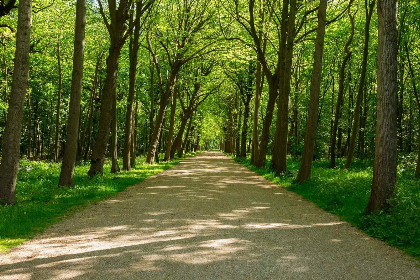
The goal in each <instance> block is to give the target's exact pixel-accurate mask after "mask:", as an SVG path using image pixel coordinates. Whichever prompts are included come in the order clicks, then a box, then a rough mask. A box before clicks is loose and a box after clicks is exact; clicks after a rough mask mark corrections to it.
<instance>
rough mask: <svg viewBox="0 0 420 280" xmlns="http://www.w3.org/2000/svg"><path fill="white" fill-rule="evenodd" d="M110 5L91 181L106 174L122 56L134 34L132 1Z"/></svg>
mask: <svg viewBox="0 0 420 280" xmlns="http://www.w3.org/2000/svg"><path fill="white" fill-rule="evenodd" d="M98 3H100V2H98ZM109 3H114V4H113V5H109V6H108V8H109V11H110V13H111V17H110V20H111V21H110V23H109V22H108V21H107V19H106V16H105V15H104V13H103V10H102V6H101V9H100V12H101V13H102V16H103V19H104V21H105V23H106V25H107V29H108V33H109V36H110V40H111V44H110V47H109V52H108V58H107V60H106V66H107V68H106V78H105V83H104V87H103V92H102V100H101V114H100V117H99V125H98V133H97V135H96V142H95V146H94V147H93V151H92V157H91V165H90V169H89V171H88V176H89V177H91V178H92V177H93V176H95V175H97V174H100V175H102V174H103V165H104V161H105V155H106V152H107V146H108V141H109V132H110V129H111V121H112V111H113V110H112V105H113V102H114V98H115V96H116V83H117V72H118V62H119V57H120V54H121V49H122V47H123V46H124V43H125V40H126V39H127V38H128V37H129V35H131V34H130V33H131V32H132V24H131V23H132V22H133V15H132V14H131V19H130V22H131V23H130V24H129V26H128V28H127V26H126V21H127V20H128V19H129V18H130V5H131V4H130V3H132V2H131V1H128V0H120V1H119V3H118V9H117V7H116V1H113V2H109ZM139 16H140V15H136V20H135V21H137V20H138V19H139V18H138V17H139Z"/></svg>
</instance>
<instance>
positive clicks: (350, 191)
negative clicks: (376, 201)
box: [235, 157, 420, 259]
mask: <svg viewBox="0 0 420 280" xmlns="http://www.w3.org/2000/svg"><path fill="white" fill-rule="evenodd" d="M235 160H236V161H237V162H239V163H242V164H244V165H245V166H247V167H248V168H249V169H251V170H253V171H255V172H257V173H258V174H260V175H262V176H263V177H265V178H267V179H268V180H270V181H273V182H275V183H277V184H279V185H282V186H284V187H286V188H287V189H289V190H291V191H293V192H295V193H297V194H300V195H302V196H303V197H304V198H305V199H307V200H310V201H312V202H314V203H315V204H316V205H318V206H319V207H321V208H322V209H324V210H326V211H328V212H330V213H333V214H336V215H338V216H339V217H340V218H341V219H343V220H345V221H347V222H349V223H351V224H353V225H354V226H356V227H358V228H360V229H361V230H363V231H364V232H366V233H367V234H369V235H371V236H373V237H376V238H378V239H381V240H383V241H386V242H387V243H388V244H390V245H392V246H395V247H398V248H400V249H402V250H404V251H405V252H407V253H408V254H410V255H412V256H414V257H416V258H418V259H420V180H419V179H416V178H415V177H414V166H413V163H415V160H414V159H411V158H410V157H408V158H402V159H401V160H400V163H399V165H398V190H397V195H396V198H395V199H394V201H393V203H394V205H395V206H394V207H393V209H392V210H391V211H390V213H380V214H377V215H369V216H366V215H363V211H364V209H365V207H366V205H367V203H368V199H369V195H370V187H371V182H372V173H373V168H372V165H373V164H372V161H355V162H354V164H353V165H352V168H351V169H350V170H344V169H342V167H343V165H344V162H343V161H339V162H338V168H336V169H330V168H328V161H327V160H320V161H316V162H314V166H313V169H312V178H311V180H309V181H308V182H306V183H304V184H297V183H296V182H295V181H294V180H295V178H296V175H297V173H298V171H299V165H300V163H299V162H298V161H296V160H292V159H289V160H288V172H287V174H284V175H282V176H275V174H274V173H273V172H271V171H270V170H269V169H268V168H261V169H257V168H256V167H255V166H253V165H251V163H250V159H249V158H247V159H235Z"/></svg>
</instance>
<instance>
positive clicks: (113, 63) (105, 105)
mask: <svg viewBox="0 0 420 280" xmlns="http://www.w3.org/2000/svg"><path fill="white" fill-rule="evenodd" d="M120 52H121V48H120V47H119V46H118V45H117V44H116V43H111V46H110V48H109V55H108V58H107V60H106V64H107V69H106V78H105V83H104V88H103V92H102V100H101V110H100V117H99V125H98V133H97V135H96V141H95V145H94V147H93V151H92V157H91V165H90V169H89V172H88V176H89V177H91V178H92V177H93V176H95V175H97V174H100V175H102V174H103V165H104V161H105V154H106V151H107V146H108V138H109V132H110V130H111V121H112V104H113V98H114V96H115V90H116V82H117V71H118V60H119V56H120Z"/></svg>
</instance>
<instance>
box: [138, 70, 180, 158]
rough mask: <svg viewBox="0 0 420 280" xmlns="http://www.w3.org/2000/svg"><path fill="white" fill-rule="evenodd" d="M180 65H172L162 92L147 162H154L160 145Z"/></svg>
mask: <svg viewBox="0 0 420 280" xmlns="http://www.w3.org/2000/svg"><path fill="white" fill-rule="evenodd" d="M156 63H157V62H156ZM156 63H155V64H156ZM180 67H181V65H180V64H176V65H172V69H171V72H170V74H169V77H168V81H167V84H166V90H165V92H163V93H162V95H161V97H160V103H159V105H160V106H159V111H158V115H157V117H156V123H155V125H154V127H153V133H152V137H151V139H150V145H149V149H148V151H147V157H146V163H148V164H153V163H154V157H155V154H156V149H157V145H158V142H159V138H160V134H161V131H162V126H163V121H164V118H165V114H166V109H167V108H168V103H169V98H170V97H171V96H172V95H173V92H174V87H175V83H176V79H177V76H178V73H179V71H180Z"/></svg>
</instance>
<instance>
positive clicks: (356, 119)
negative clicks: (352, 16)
mask: <svg viewBox="0 0 420 280" xmlns="http://www.w3.org/2000/svg"><path fill="white" fill-rule="evenodd" d="M374 7H375V0H372V2H371V3H369V9H368V5H367V0H365V9H366V22H365V42H364V47H363V60H362V72H361V73H360V82H359V89H358V92H357V97H356V107H355V108H354V113H353V123H352V129H351V136H350V145H349V151H348V154H347V159H346V164H345V166H344V168H346V169H349V168H350V166H351V163H352V161H353V156H354V148H355V147H356V137H357V133H358V128H359V122H360V114H361V113H360V111H361V107H362V101H363V92H364V91H365V81H366V71H367V61H368V55H369V37H370V33H369V27H370V20H371V19H372V14H373V8H374Z"/></svg>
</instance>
